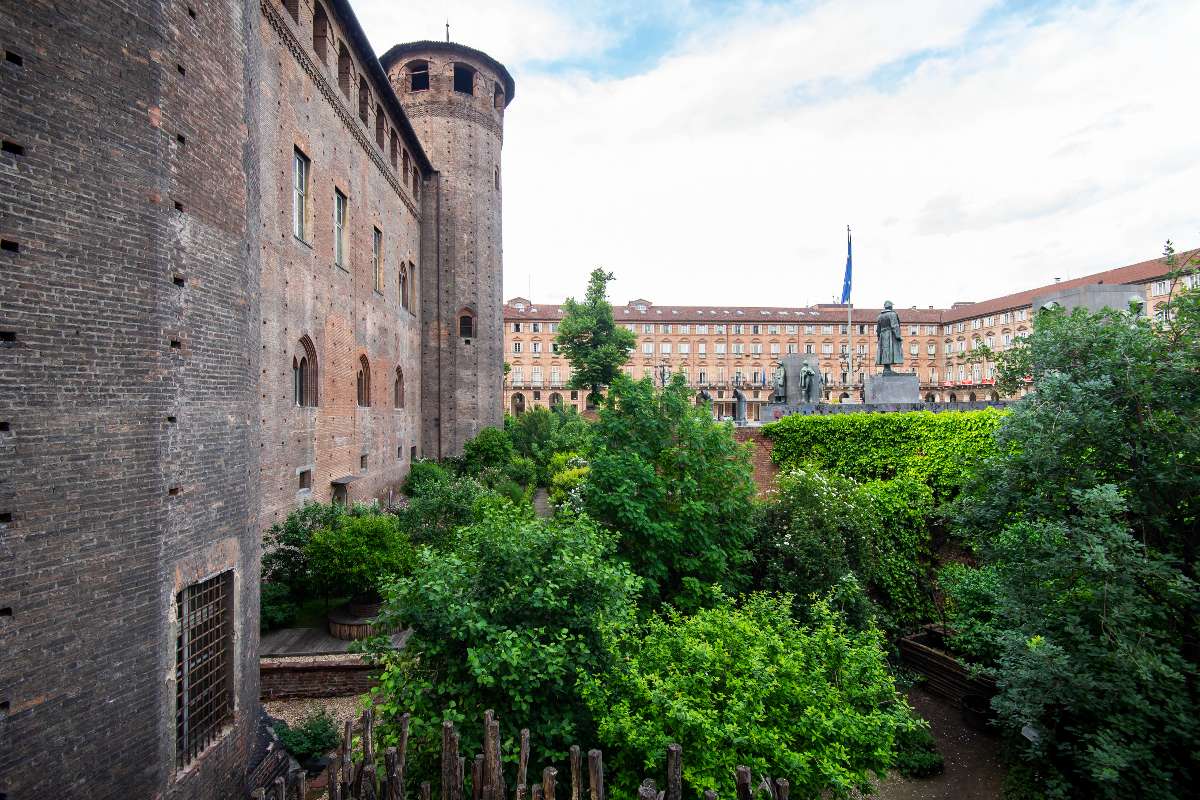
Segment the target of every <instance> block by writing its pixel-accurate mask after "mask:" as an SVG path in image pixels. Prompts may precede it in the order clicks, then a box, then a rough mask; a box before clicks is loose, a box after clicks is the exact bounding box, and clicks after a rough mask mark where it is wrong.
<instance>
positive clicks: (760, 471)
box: [733, 428, 779, 495]
mask: <svg viewBox="0 0 1200 800" xmlns="http://www.w3.org/2000/svg"><path fill="white" fill-rule="evenodd" d="M733 438H735V439H737V440H738V441H739V442H750V443H751V444H752V445H753V446H754V452H753V453H752V454H751V458H750V460H751V462H752V463H753V465H754V485H755V486H757V487H758V493H759V494H760V495H761V494H764V493H765V492H767V491H769V490H770V489H772V488H774V486H775V476H776V475H778V474H779V467H777V466H775V465H774V464H773V463H772V462H771V450H772V448H773V447H774V443H773V442H772V441H771V440H770V439H768V438H767V437H765V436H763V432H762V428H734V429H733Z"/></svg>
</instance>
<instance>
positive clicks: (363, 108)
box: [358, 75, 371, 125]
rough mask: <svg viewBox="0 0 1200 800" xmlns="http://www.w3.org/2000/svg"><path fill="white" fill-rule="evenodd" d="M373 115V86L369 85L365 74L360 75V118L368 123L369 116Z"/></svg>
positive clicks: (364, 122)
mask: <svg viewBox="0 0 1200 800" xmlns="http://www.w3.org/2000/svg"><path fill="white" fill-rule="evenodd" d="M370 115H371V87H370V86H367V78H366V76H365V75H359V76H358V118H359V119H361V120H362V121H363V124H364V125H366V124H367V117H369V116H370Z"/></svg>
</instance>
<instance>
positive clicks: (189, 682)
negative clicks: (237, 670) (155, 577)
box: [175, 571, 234, 769]
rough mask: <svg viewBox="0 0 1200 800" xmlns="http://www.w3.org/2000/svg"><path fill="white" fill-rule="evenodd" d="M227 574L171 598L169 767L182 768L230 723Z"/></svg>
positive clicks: (230, 604)
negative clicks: (174, 628) (174, 632)
mask: <svg viewBox="0 0 1200 800" xmlns="http://www.w3.org/2000/svg"><path fill="white" fill-rule="evenodd" d="M232 595H233V572H232V571H228V572H222V573H221V574H220V575H217V576H216V577H213V578H209V579H208V580H206V581H202V582H200V583H196V584H192V585H191V586H188V587H187V588H186V589H184V590H183V591H182V592H178V593H177V594H176V595H175V613H176V617H177V620H178V624H179V633H178V635H177V636H176V637H175V765H176V766H177V767H178V768H179V769H183V768H184V767H186V766H187V765H188V764H190V763H192V762H193V761H194V760H195V759H196V757H197V756H199V755H200V753H201V752H202V751H203V750H204V748H206V747H207V746H208V745H210V744H212V743H213V742H214V741H216V740H217V738H218V737H219V735H220V733H221V731H222V729H223V728H225V727H226V726H227V725H228V724H229V723H230V722H231V721H232V720H233V661H234V653H233V614H232V611H233V597H232Z"/></svg>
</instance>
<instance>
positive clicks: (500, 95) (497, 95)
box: [492, 83, 504, 108]
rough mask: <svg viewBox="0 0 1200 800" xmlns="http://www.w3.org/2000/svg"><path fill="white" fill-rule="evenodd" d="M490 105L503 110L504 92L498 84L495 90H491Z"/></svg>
mask: <svg viewBox="0 0 1200 800" xmlns="http://www.w3.org/2000/svg"><path fill="white" fill-rule="evenodd" d="M492 105H493V106H495V107H496V108H504V90H503V89H501V88H500V84H498V83H497V84H496V88H495V89H493V90H492Z"/></svg>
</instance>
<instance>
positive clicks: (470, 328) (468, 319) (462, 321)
mask: <svg viewBox="0 0 1200 800" xmlns="http://www.w3.org/2000/svg"><path fill="white" fill-rule="evenodd" d="M458 336H459V338H460V339H473V338H474V337H475V315H474V314H472V313H471V312H470V311H469V310H468V309H465V308H464V309H463V310H462V311H460V312H458Z"/></svg>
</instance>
